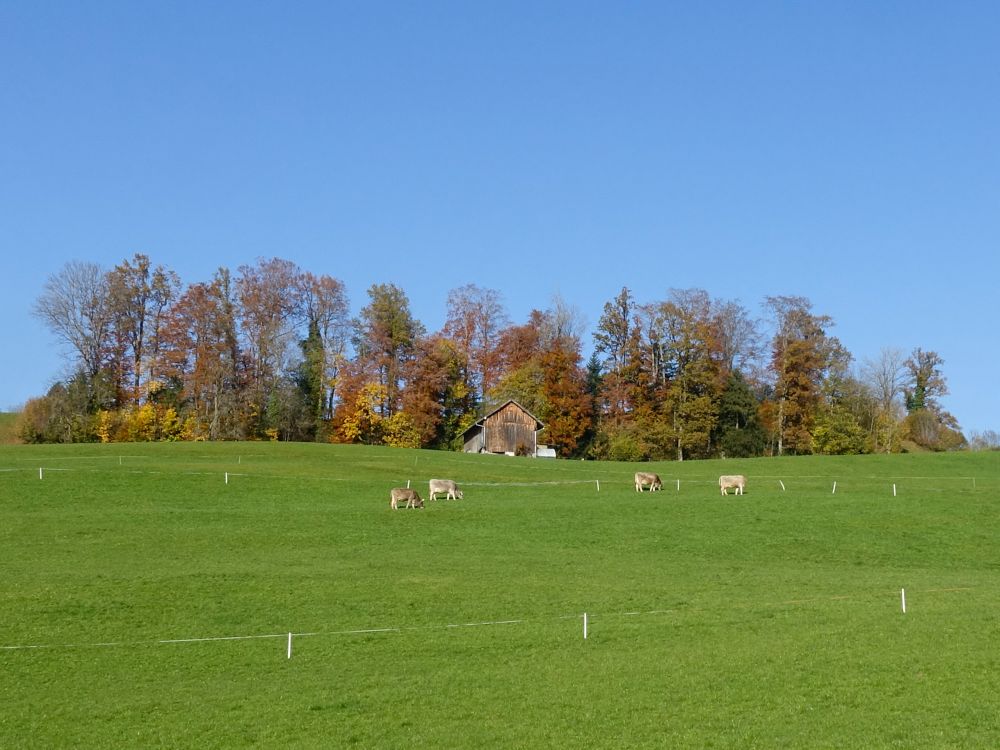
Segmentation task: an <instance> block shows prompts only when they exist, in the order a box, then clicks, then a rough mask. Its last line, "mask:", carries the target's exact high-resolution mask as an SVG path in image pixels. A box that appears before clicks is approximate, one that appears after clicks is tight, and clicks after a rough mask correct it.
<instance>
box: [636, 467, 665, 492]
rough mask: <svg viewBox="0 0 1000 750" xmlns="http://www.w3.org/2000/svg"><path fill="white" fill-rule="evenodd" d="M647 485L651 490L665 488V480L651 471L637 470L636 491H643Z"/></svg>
mask: <svg viewBox="0 0 1000 750" xmlns="http://www.w3.org/2000/svg"><path fill="white" fill-rule="evenodd" d="M647 485H648V486H649V491H650V492H656V490H662V489H663V482H661V481H660V475H659V474H654V473H653V472H651V471H637V472H636V473H635V491H636V492H642V488H643V487H645V486H647Z"/></svg>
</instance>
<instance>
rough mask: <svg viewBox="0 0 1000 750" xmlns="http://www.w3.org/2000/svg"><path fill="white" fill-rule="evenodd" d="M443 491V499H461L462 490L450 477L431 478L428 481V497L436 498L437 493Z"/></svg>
mask: <svg viewBox="0 0 1000 750" xmlns="http://www.w3.org/2000/svg"><path fill="white" fill-rule="evenodd" d="M441 492H443V493H445V500H461V499H462V490H460V489H458V485H457V484H455V482H454V481H452V480H451V479H432V480H431V481H430V499H431V500H437V496H438V493H441Z"/></svg>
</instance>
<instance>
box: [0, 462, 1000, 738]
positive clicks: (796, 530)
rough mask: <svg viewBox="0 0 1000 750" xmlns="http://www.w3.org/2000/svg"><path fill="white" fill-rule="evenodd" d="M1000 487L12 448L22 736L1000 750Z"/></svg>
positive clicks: (1, 637)
mask: <svg viewBox="0 0 1000 750" xmlns="http://www.w3.org/2000/svg"><path fill="white" fill-rule="evenodd" d="M637 468H641V469H651V470H654V471H658V472H660V474H661V476H662V477H663V478H664V482H665V487H664V490H663V491H662V492H657V493H642V494H638V493H636V492H635V490H634V488H633V485H632V474H633V472H634V471H635V470H636V469H637ZM720 473H745V474H747V476H748V477H749V484H748V488H747V494H746V495H745V496H743V497H739V496H732V495H730V496H728V497H721V496H720V495H719V491H718V486H717V478H718V475H719V474H720ZM227 475H228V482H227V481H226V480H227ZM431 477H450V478H454V479H455V480H457V481H458V482H459V484H460V486H461V487H462V488H463V490H464V492H465V497H464V499H462V500H459V501H445V500H439V501H437V502H435V503H430V502H428V503H427V507H426V508H424V509H423V510H399V511H392V510H390V509H389V489H390V488H391V487H394V486H405V484H406V483H407V481H409V482H411V483H412V486H414V487H415V488H417V489H418V491H420V492H421V494H423V495H424V496H425V499H426V488H427V480H428V479H429V478H431ZM678 481H679V483H680V485H679V489H678ZM834 482H836V490H835V491H834ZM782 485H783V486H782ZM894 485H895V490H896V492H895V496H894V493H893V486H894ZM998 493H1000V454H998V453H978V454H968V453H965V454H924V455H897V456H853V457H844V458H839V457H804V458H784V459H752V460H746V461H737V460H730V461H725V462H714V461H705V462H685V463H660V464H652V465H650V464H645V465H641V466H639V465H632V464H614V463H593V462H582V461H575V462H574V461H561V460H544V459H539V460H535V459H525V458H512V457H498V456H478V455H462V454H454V453H441V452H431V451H411V450H402V449H389V448H372V447H360V446H330V445H299V444H265V443H223V444H129V445H87V446H0V561H2V567H0V571H2V578H0V605H2V607H0V612H2V617H0V670H2V679H0V701H2V706H3V709H2V710H0V747H3V748H22V747H23V748H34V747H74V748H98V747H100V748H107V747H142V748H158V747H170V748H178V747H191V748H195V747H197V748H230V747H302V748H308V747H324V748H326V747H359V748H402V747H427V748H479V747H497V748H547V747H569V746H574V745H583V746H586V747H600V748H664V747H691V748H728V747H734V748H754V747H759V748H804V747H823V748H828V747H836V748H892V747H898V748H916V747H930V748H942V747H953V748H996V747H998V746H1000V718H998V717H1000V710H998V709H1000V699H998V697H997V696H998V695H1000V649H998V647H997V645H998V641H1000V617H998V615H1000V544H998V521H1000V499H998V497H1000V494H998ZM901 589H905V592H906V610H907V611H906V613H905V614H904V613H903V612H902V598H901ZM584 612H586V613H587V625H588V638H587V639H586V640H584V638H583V613H584ZM289 632H292V633H294V636H293V639H292V656H291V658H288V653H287V647H288V637H287V634H288V633H289Z"/></svg>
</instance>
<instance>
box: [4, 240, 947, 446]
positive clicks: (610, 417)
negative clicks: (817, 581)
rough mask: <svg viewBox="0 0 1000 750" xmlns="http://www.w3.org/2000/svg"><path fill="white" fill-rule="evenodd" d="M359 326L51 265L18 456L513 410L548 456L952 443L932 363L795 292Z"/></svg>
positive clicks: (307, 308) (462, 299) (314, 433)
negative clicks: (858, 338) (854, 344)
mask: <svg viewBox="0 0 1000 750" xmlns="http://www.w3.org/2000/svg"><path fill="white" fill-rule="evenodd" d="M366 294H367V300H366V304H364V306H363V307H361V309H360V312H359V313H358V315H357V316H356V317H352V316H351V314H350V312H349V310H350V305H349V300H348V295H347V290H346V289H345V286H344V284H343V283H342V282H341V281H339V280H338V279H336V278H334V277H332V276H327V275H316V274H314V273H311V272H309V271H304V270H302V269H300V268H299V267H298V266H296V265H295V264H294V263H292V262H290V261H287V260H282V259H279V258H273V259H259V260H258V261H256V263H254V264H252V265H245V266H241V267H240V268H238V269H237V270H236V272H235V273H232V272H231V271H229V270H228V269H225V268H220V269H218V271H217V272H216V273H215V275H214V276H213V277H212V278H211V279H210V280H208V281H203V282H198V283H194V284H190V285H186V286H185V285H183V284H182V283H181V280H180V279H179V278H178V276H177V274H176V273H175V272H173V271H171V270H170V269H168V268H165V267H163V266H159V265H156V266H154V265H153V264H152V263H151V261H150V259H149V258H148V257H146V256H145V255H142V254H136V255H135V256H134V257H132V258H131V259H128V260H125V261H123V262H122V263H121V264H120V265H118V266H116V267H115V268H113V269H111V270H110V271H108V270H105V269H102V268H100V267H99V266H97V265H96V264H91V263H81V262H74V263H69V264H67V265H65V266H64V267H63V268H62V269H61V270H59V271H58V272H56V273H54V274H53V275H52V276H50V277H49V279H48V281H47V282H46V284H45V286H44V288H43V289H42V291H41V293H40V294H39V296H38V298H37V300H36V303H35V307H34V310H33V314H34V315H36V316H37V317H38V318H39V319H40V320H41V321H43V323H44V324H45V326H46V327H47V328H48V330H49V331H50V332H51V333H52V335H53V336H54V337H55V338H57V339H58V340H59V341H60V342H61V343H62V344H64V345H65V348H66V354H67V360H66V365H67V366H66V369H65V371H64V374H63V375H62V376H61V377H60V379H59V380H58V382H56V383H55V384H54V385H53V386H51V387H50V388H49V389H48V391H47V392H46V393H45V394H44V395H40V396H39V397H37V398H34V399H31V400H30V401H29V402H28V403H27V404H25V405H24V408H23V410H22V411H21V414H20V415H19V423H18V428H17V429H18V434H19V436H20V438H21V439H22V440H24V441H25V442H115V441H150V440H290V441H328V442H338V443H366V444H385V445H394V446H407V447H424V448H438V449H444V450H458V449H461V447H462V439H461V438H462V434H463V432H464V431H465V430H466V429H467V428H468V427H469V426H470V425H472V424H473V423H474V422H475V421H476V420H477V419H478V418H479V417H480V416H481V415H482V414H484V413H485V412H487V411H489V410H490V409H491V408H493V407H495V406H496V405H499V404H501V403H504V402H505V401H507V400H508V399H514V400H516V401H517V402H518V403H520V404H521V405H522V406H523V407H525V408H526V409H527V410H528V411H530V412H531V413H532V414H534V415H535V416H536V417H537V418H538V419H539V420H540V421H541V422H543V423H544V425H545V427H544V429H543V430H542V432H541V434H540V435H539V440H540V442H543V443H545V444H547V445H549V446H552V447H554V448H555V449H556V451H557V454H558V455H559V456H561V457H578V458H593V459H614V460H660V459H677V460H684V459H693V458H708V457H719V456H728V457H741V456H762V455H782V454H786V455H787V454H808V453H825V454H845V453H872V452H898V451H903V450H917V449H929V450H949V449H955V448H963V447H966V438H965V437H964V436H963V435H962V433H961V431H960V427H959V425H958V424H957V422H956V420H955V419H954V417H952V416H951V415H950V414H949V413H947V412H946V411H945V410H944V409H943V408H942V406H941V403H940V397H941V396H943V395H945V394H947V392H948V391H947V383H946V379H945V376H944V374H943V365H944V362H943V361H942V359H941V357H939V356H938V355H937V354H936V353H935V352H934V351H931V350H924V349H919V348H918V349H915V350H914V351H912V352H902V351H900V350H897V349H892V348H884V349H882V351H881V352H880V353H879V355H878V356H877V357H876V358H874V359H870V360H864V361H862V362H856V361H855V360H854V357H852V355H851V353H850V352H849V351H847V350H846V349H845V347H844V346H843V345H842V344H841V342H840V341H839V340H838V339H837V338H836V337H835V336H833V335H832V334H831V330H832V328H833V325H834V321H833V320H832V319H831V318H830V317H828V316H825V315H820V314H816V313H814V312H813V310H812V304H811V303H810V302H809V300H807V299H805V298H803V297H791V296H790V297H784V296H782V297H767V298H765V299H764V300H763V301H762V304H761V309H762V310H763V311H764V315H763V316H762V318H761V319H757V318H755V317H754V316H753V315H751V313H750V311H749V310H748V309H747V308H745V307H744V306H743V305H742V304H741V303H740V302H739V301H734V300H724V299H713V298H712V297H711V296H710V295H709V294H708V293H707V292H705V291H703V290H700V289H683V290H671V291H670V292H669V294H668V295H667V298H666V299H663V300H656V301H648V300H636V299H635V298H634V297H633V295H632V293H631V292H630V290H629V289H628V288H623V289H621V290H620V291H618V292H617V294H614V296H612V297H611V298H609V299H608V301H607V302H606V303H605V304H604V306H603V309H602V310H600V311H599V312H598V311H588V312H590V313H597V322H596V324H595V326H594V331H593V334H592V336H590V337H589V340H587V339H585V333H584V331H585V328H586V326H585V323H584V319H583V316H582V314H581V313H580V312H579V311H578V310H576V309H575V308H573V307H571V306H569V305H567V304H565V303H564V302H563V301H562V300H561V299H558V298H556V299H555V300H554V302H553V304H552V305H551V307H549V308H547V309H544V310H533V311H532V312H531V313H530V315H529V316H528V319H527V320H525V321H522V322H513V321H511V320H510V319H509V317H508V315H507V312H506V310H505V308H504V303H503V297H502V293H501V292H500V291H498V290H495V289H487V288H481V287H478V286H476V285H472V284H470V285H466V286H463V287H460V288H457V289H453V290H451V291H450V293H449V294H448V296H447V300H446V302H444V304H445V305H446V310H447V314H446V319H445V324H444V326H443V327H442V329H441V330H439V331H433V332H429V331H427V330H426V329H425V327H424V325H423V324H422V323H421V322H420V321H419V320H417V319H416V318H415V317H414V315H413V314H412V312H411V309H410V302H409V299H408V297H407V295H406V292H405V291H404V290H403V289H401V288H399V287H398V286H396V285H394V284H375V285H373V286H371V287H370V288H369V289H368V290H367V292H366Z"/></svg>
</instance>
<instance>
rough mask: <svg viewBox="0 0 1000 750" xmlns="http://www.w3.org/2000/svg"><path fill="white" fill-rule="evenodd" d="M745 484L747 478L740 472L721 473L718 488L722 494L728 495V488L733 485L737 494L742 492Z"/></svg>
mask: <svg viewBox="0 0 1000 750" xmlns="http://www.w3.org/2000/svg"><path fill="white" fill-rule="evenodd" d="M746 486H747V478H746V477H745V476H743V475H742V474H723V475H722V476H721V477H719V490H720V491H721V492H722V494H723V495H728V494H729V492H728V490H729V488H730V487H733V488H734V489H735V490H736V493H735V494H737V495H742V494H743V488H744V487H746Z"/></svg>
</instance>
